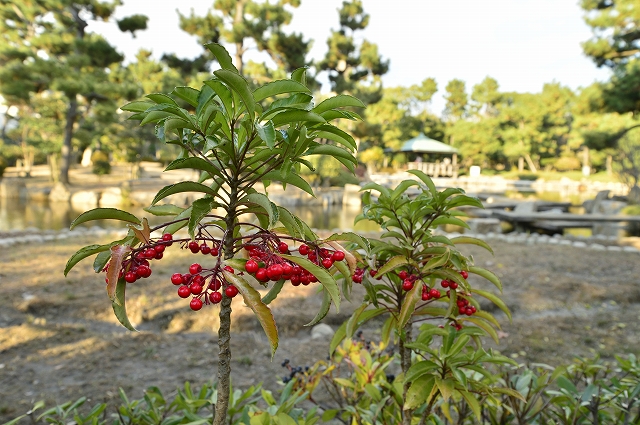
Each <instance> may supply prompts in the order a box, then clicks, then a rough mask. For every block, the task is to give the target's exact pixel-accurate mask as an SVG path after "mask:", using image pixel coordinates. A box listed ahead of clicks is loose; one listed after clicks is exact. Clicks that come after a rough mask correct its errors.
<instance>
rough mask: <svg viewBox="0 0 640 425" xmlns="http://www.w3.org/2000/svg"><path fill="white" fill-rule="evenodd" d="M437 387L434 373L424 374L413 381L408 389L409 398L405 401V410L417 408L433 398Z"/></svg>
mask: <svg viewBox="0 0 640 425" xmlns="http://www.w3.org/2000/svg"><path fill="white" fill-rule="evenodd" d="M434 387H435V378H434V376H433V375H423V376H421V377H420V378H418V379H416V380H415V381H413V383H412V384H411V386H410V387H409V390H408V391H407V398H406V400H405V401H404V407H403V409H404V410H408V409H415V408H416V407H419V406H421V405H423V404H425V403H428V402H429V400H430V399H431V397H432V395H433V392H434Z"/></svg>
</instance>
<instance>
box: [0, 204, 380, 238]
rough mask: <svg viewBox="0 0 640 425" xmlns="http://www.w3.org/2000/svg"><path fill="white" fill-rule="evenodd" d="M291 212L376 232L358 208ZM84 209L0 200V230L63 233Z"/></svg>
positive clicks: (325, 224) (138, 211)
mask: <svg viewBox="0 0 640 425" xmlns="http://www.w3.org/2000/svg"><path fill="white" fill-rule="evenodd" d="M124 209H125V210H126V211H129V212H131V213H132V214H135V215H136V216H137V217H147V218H149V221H150V223H152V224H153V223H160V222H161V221H160V220H161V219H159V218H157V217H153V216H151V214H149V213H147V212H145V211H144V210H143V209H142V207H127V208H124ZM288 209H289V210H290V211H291V212H292V213H294V214H296V215H297V216H298V217H300V218H301V219H302V220H304V221H305V222H306V223H307V224H309V225H310V226H311V228H315V229H322V230H332V229H340V230H345V229H355V230H361V231H368V230H377V227H376V225H375V224H373V223H367V222H360V223H358V224H357V225H356V226H355V227H354V225H353V220H354V219H355V217H356V216H357V215H358V214H360V213H361V209H360V208H359V207H353V206H342V205H329V206H326V207H322V206H313V207H305V206H299V207H289V208H288ZM85 211H86V209H77V208H75V207H73V206H71V205H70V204H68V203H66V202H61V203H49V202H46V203H44V202H43V203H40V202H26V201H19V200H11V199H0V231H3V232H4V231H9V230H24V229H28V228H36V229H41V230H62V229H68V228H69V225H70V224H71V222H72V221H73V220H74V219H75V218H76V217H77V216H78V215H80V214H82V213H83V212H85ZM87 225H88V226H100V227H106V228H108V227H111V228H113V227H121V223H119V222H117V221H113V220H104V221H94V222H90V223H88V224H87Z"/></svg>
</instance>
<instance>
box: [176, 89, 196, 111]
mask: <svg viewBox="0 0 640 425" xmlns="http://www.w3.org/2000/svg"><path fill="white" fill-rule="evenodd" d="M171 94H172V95H174V96H177V97H179V98H180V99H182V100H184V101H185V102H187V103H188V104H190V105H191V106H194V107H195V106H198V97H199V96H200V90H196V89H194V88H192V87H176V88H174V89H173V91H172V92H171Z"/></svg>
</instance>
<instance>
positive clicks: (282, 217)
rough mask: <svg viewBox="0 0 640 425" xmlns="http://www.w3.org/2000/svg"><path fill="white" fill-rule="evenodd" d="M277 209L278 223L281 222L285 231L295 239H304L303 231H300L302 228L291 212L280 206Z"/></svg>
mask: <svg viewBox="0 0 640 425" xmlns="http://www.w3.org/2000/svg"><path fill="white" fill-rule="evenodd" d="M277 208H278V221H280V223H282V225H283V226H284V227H285V229H287V231H288V232H289V235H290V236H293V237H294V238H298V237H301V236H302V237H303V234H302V229H300V226H298V222H297V221H296V219H295V217H294V216H293V214H291V212H290V211H289V210H288V209H286V208H284V207H280V206H278V207H277Z"/></svg>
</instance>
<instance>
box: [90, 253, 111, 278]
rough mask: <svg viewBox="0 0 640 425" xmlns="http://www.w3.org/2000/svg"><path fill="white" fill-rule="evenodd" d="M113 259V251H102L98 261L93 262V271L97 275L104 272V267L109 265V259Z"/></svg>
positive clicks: (97, 257) (97, 256)
mask: <svg viewBox="0 0 640 425" xmlns="http://www.w3.org/2000/svg"><path fill="white" fill-rule="evenodd" d="M110 258H111V251H102V252H101V253H99V254H98V255H96V259H95V260H93V271H95V272H96V273H100V272H101V271H102V270H104V266H106V265H107V263H108V262H109V259H110Z"/></svg>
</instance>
